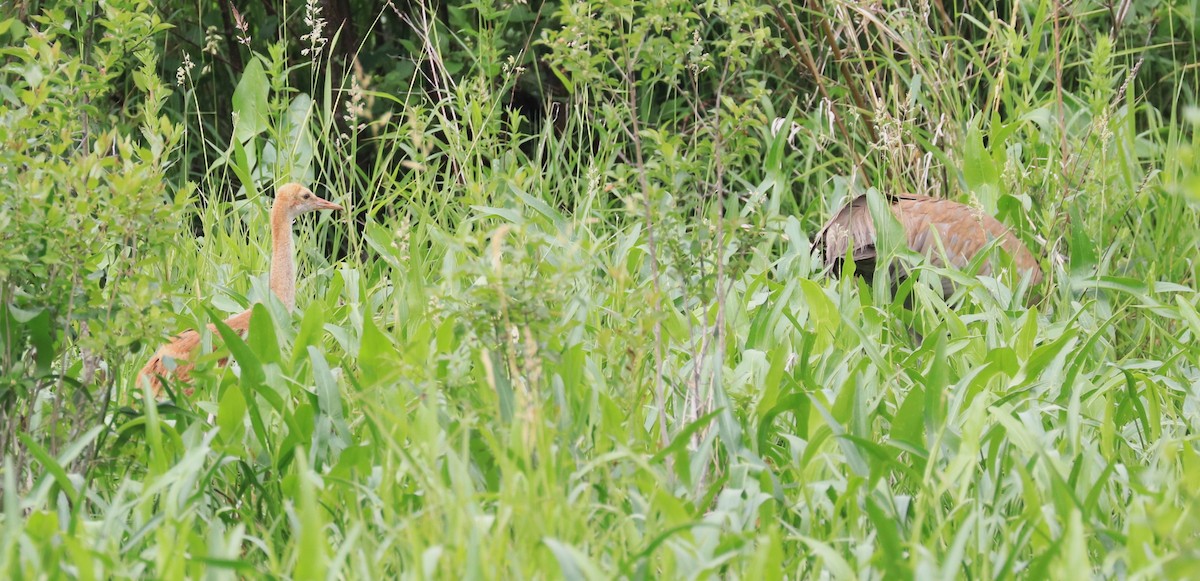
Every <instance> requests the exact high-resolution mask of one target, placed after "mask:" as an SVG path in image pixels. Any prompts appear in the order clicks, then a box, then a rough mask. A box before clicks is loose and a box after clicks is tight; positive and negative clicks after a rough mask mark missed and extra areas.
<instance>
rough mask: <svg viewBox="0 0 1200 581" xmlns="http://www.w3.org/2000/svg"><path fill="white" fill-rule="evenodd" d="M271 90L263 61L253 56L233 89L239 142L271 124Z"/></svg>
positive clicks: (244, 141)
mask: <svg viewBox="0 0 1200 581" xmlns="http://www.w3.org/2000/svg"><path fill="white" fill-rule="evenodd" d="M270 90H271V82H270V81H269V80H267V73H266V72H265V71H264V70H263V66H262V61H260V60H259V59H258V58H257V57H255V58H251V59H250V62H249V63H246V68H245V69H243V70H242V78H241V80H239V81H238V84H237V87H235V88H234V90H233V113H234V115H235V116H236V121H235V122H234V127H233V135H234V138H235V139H236V140H237V142H238V143H246V142H247V141H250V139H251V138H253V137H254V136H255V135H258V134H259V133H262V132H263V131H266V130H267V128H269V127H270V126H271V121H270V118H269V117H268V115H269V111H270V110H269V109H268V106H267V96H268V94H269V93H270ZM243 183H250V182H243Z"/></svg>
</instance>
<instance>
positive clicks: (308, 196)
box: [304, 194, 312, 200]
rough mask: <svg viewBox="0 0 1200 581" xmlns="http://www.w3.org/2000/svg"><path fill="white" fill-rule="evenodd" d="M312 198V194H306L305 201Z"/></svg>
mask: <svg viewBox="0 0 1200 581" xmlns="http://www.w3.org/2000/svg"><path fill="white" fill-rule="evenodd" d="M311 197H312V194H304V199H306V200H307V199H309V198H311Z"/></svg>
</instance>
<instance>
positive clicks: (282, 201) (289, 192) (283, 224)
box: [137, 183, 342, 398]
mask: <svg viewBox="0 0 1200 581" xmlns="http://www.w3.org/2000/svg"><path fill="white" fill-rule="evenodd" d="M341 209H342V207H341V206H339V205H337V204H335V203H333V202H330V201H328V200H324V199H322V198H320V197H319V196H317V195H316V194H314V193H312V192H311V191H309V189H308V188H306V187H304V186H302V185H300V184H296V183H290V184H285V185H283V186H282V187H280V188H279V190H278V191H277V192H276V193H275V203H274V205H272V206H271V292H273V293H275V296H277V297H279V300H280V302H282V303H283V304H284V305H286V306H287V308H288V310H291V309H293V308H295V306H296V258H295V254H296V252H295V249H294V248H293V245H292V225H293V223H294V222H295V220H296V217H297V216H300V215H301V214H306V213H308V212H315V211H317V210H341ZM225 324H226V325H228V326H229V328H231V329H233V330H234V331H235V332H237V333H238V334H239V335H243V336H245V334H246V331H247V330H249V329H250V311H249V310H247V311H245V312H242V313H238V314H236V315H234V316H232V317H230V318H228V319H225ZM208 329H209V331H211V332H213V333H216V327H215V326H214V325H209V326H208ZM199 345H200V333H199V332H198V331H196V330H195V329H189V330H187V331H184V332H183V333H180V334H179V335H176V336H175V338H174V339H171V342H170V343H167V344H166V345H163V346H162V347H161V348H159V350H158V351H157V352H155V353H154V357H151V358H150V361H149V362H147V363H146V366H145V367H143V368H142V370H141V371H139V372H138V376H137V388H138V389H139V390H141V389H142V385H143V383H142V382H143V381H147V382H149V385H150V388H151V389H152V390H154V397H155V398H160V397H162V381H161V380H162V378H165V377H168V376H171V375H173V376H174V378H175V380H176V381H178V382H180V383H187V382H188V381H189V380H190V379H191V370H192V364H191V363H188V359H189V358H191V355H192V352H193V351H195V350H196V347H198V346H199ZM166 359H172V360H174V361H175V368H174V369H173V370H168V369H167V366H166V364H165V360H166ZM220 364H221V365H224V364H225V359H222V360H221V361H220ZM188 393H190V390H189V392H188Z"/></svg>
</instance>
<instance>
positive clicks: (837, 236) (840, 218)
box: [813, 195, 875, 271]
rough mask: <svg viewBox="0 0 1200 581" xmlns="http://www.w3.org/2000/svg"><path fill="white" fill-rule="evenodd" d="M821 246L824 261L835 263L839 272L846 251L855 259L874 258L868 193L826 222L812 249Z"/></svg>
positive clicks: (872, 229)
mask: <svg viewBox="0 0 1200 581" xmlns="http://www.w3.org/2000/svg"><path fill="white" fill-rule="evenodd" d="M818 245H819V246H821V247H822V248H823V250H824V255H825V262H826V263H827V264H832V265H834V270H835V271H840V267H841V262H842V259H843V258H845V256H846V252H847V251H849V252H850V258H851V260H853V261H855V262H859V261H862V260H870V259H874V258H875V222H874V221H873V220H872V219H871V212H870V211H869V210H868V209H867V197H866V196H865V195H862V196H858V197H856V198H854V199H853V200H851V201H850V203H848V204H846V205H845V206H842V208H841V209H840V210H838V211H837V213H835V214H834V215H833V217H832V218H830V219H829V222H826V223H825V226H824V227H822V228H821V230H820V231H819V232H817V235H816V237H815V238H814V239H813V248H814V249H815V248H816V247H817V246H818Z"/></svg>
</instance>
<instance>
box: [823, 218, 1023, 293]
mask: <svg viewBox="0 0 1200 581" xmlns="http://www.w3.org/2000/svg"><path fill="white" fill-rule="evenodd" d="M888 201H889V202H890V203H891V210H892V214H893V215H895V216H896V221H897V222H899V223H900V227H901V228H902V229H903V231H904V236H905V238H906V240H907V245H908V248H909V249H910V250H912V251H914V252H917V253H919V254H924V255H925V256H927V257H928V259H929V262H930V264H933V265H935V266H953V267H955V268H960V269H961V268H965V267H967V265H969V264H970V263H971V261H972V260H973V259H974V258H975V256H976V255H978V254H979V252H981V251H982V250H984V249H985V248H987V247H988V245H989V244H990V243H991V242H992V241H993V240H996V239H998V240H999V241H1000V242H999V246H1000V248H1002V249H1004V251H1005V252H1007V253H1008V255H1009V256H1010V257H1012V260H1013V264H1014V266H1016V268H1017V269H1018V270H1019V271H1021V272H1022V273H1023V274H1027V275H1028V276H1029V279H1030V282H1031V284H1038V283H1040V282H1041V281H1042V269H1041V267H1040V266H1039V265H1038V261H1037V259H1035V258H1034V257H1033V254H1031V253H1030V252H1029V249H1028V248H1026V247H1025V245H1024V244H1022V243H1021V241H1020V239H1018V238H1017V237H1016V236H1015V235H1013V233H1012V232H1010V231H1009V229H1008V228H1006V227H1005V226H1004V224H1002V223H1000V221H999V220H997V219H995V218H993V217H991V216H989V215H987V214H985V213H983V212H982V211H980V210H977V209H975V208H972V207H971V206H967V205H965V204H960V203H958V202H954V201H951V200H943V199H939V198H931V197H929V196H918V195H914V194H899V195H891V196H888ZM817 247H822V248H823V250H824V256H825V261H826V263H828V264H831V266H832V269H831V270H832V271H833V273H834V274H835V275H840V274H841V270H842V262H843V261H844V260H845V256H846V252H847V250H849V251H850V257H851V259H852V260H853V261H854V264H855V270H856V272H857V273H858V274H860V275H862V276H863V277H864V278H866V279H867V281H868V282H870V281H871V280H872V278H873V275H874V273H875V259H876V253H875V222H874V221H873V220H872V219H871V212H870V211H869V210H868V208H867V196H865V195H862V196H858V197H856V198H854V199H853V200H851V201H850V203H849V204H846V205H845V206H842V208H841V209H840V210H838V211H837V212H836V213H834V215H833V217H832V218H830V219H829V222H828V223H826V224H825V227H823V228H821V231H820V232H818V233H817V236H816V238H815V239H814V240H813V249H816V248H817ZM947 262H948V263H949V264H947ZM992 270H993V265H992V264H991V261H990V260H989V261H986V262H984V263H983V265H982V266H981V267H980V271H979V273H980V274H983V275H990V274H991V273H992ZM953 290H954V289H953V283H951V282H950V281H949V280H948V279H946V278H943V279H942V295H943V296H945V297H949V296H950V294H951V293H952V292H953Z"/></svg>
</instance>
